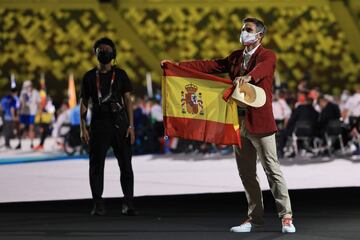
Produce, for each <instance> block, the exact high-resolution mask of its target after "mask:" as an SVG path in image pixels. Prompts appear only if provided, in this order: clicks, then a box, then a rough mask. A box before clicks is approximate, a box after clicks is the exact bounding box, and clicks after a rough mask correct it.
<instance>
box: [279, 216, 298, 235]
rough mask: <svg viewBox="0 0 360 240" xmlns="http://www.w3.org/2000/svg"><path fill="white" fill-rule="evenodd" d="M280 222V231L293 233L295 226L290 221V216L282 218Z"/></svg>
mask: <svg viewBox="0 0 360 240" xmlns="http://www.w3.org/2000/svg"><path fill="white" fill-rule="evenodd" d="M281 222H282V233H295V232H296V228H295V226H294V224H293V222H292V218H283V219H282V220H281Z"/></svg>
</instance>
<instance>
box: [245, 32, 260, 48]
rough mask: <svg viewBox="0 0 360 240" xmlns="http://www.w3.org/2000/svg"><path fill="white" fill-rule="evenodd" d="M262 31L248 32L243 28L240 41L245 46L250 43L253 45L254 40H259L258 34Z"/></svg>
mask: <svg viewBox="0 0 360 240" xmlns="http://www.w3.org/2000/svg"><path fill="white" fill-rule="evenodd" d="M259 33H261V32H258V33H249V32H247V31H246V30H243V31H241V34H240V43H241V44H242V45H244V46H248V45H251V44H253V43H254V42H256V41H257V39H258V38H257V35H258V34H259Z"/></svg>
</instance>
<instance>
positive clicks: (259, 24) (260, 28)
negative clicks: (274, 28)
mask: <svg viewBox="0 0 360 240" xmlns="http://www.w3.org/2000/svg"><path fill="white" fill-rule="evenodd" d="M248 22H251V23H254V24H255V25H256V30H257V32H261V33H262V34H263V35H265V33H266V27H265V24H264V22H263V21H261V20H260V19H257V18H251V17H248V18H245V19H244V20H243V23H244V24H245V23H248Z"/></svg>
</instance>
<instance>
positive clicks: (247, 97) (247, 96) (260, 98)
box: [231, 83, 266, 108]
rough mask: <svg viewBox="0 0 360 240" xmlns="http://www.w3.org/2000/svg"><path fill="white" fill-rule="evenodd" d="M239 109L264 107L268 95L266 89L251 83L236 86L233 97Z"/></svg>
mask: <svg viewBox="0 0 360 240" xmlns="http://www.w3.org/2000/svg"><path fill="white" fill-rule="evenodd" d="M231 97H232V98H233V99H234V100H235V102H236V103H237V104H238V106H239V107H244V105H245V106H250V107H256V108H258V107H262V106H264V104H265V102H266V94H265V91H264V89H262V88H261V87H258V86H255V85H253V84H250V83H244V84H242V85H240V84H239V83H238V84H237V85H236V88H235V90H234V92H233V94H232V95H231Z"/></svg>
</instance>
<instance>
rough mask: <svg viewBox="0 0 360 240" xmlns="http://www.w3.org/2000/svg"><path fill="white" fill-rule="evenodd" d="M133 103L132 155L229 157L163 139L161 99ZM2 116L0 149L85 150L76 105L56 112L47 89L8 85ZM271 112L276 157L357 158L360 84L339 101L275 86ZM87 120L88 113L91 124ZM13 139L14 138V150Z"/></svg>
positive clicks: (302, 87)
mask: <svg viewBox="0 0 360 240" xmlns="http://www.w3.org/2000/svg"><path fill="white" fill-rule="evenodd" d="M134 102H135V104H134V121H135V132H136V141H135V144H134V146H133V152H134V154H135V155H140V154H149V153H198V154H211V153H219V154H222V155H225V154H230V153H232V151H233V149H232V147H231V146H219V145H215V144H210V143H204V142H196V141H188V140H183V139H178V138H169V137H167V136H164V125H163V114H162V106H161V95H160V94H156V95H155V97H152V98H149V97H147V96H143V97H134ZM0 111H1V118H0V130H1V132H0V134H1V139H2V140H1V142H0V146H1V147H2V148H7V149H21V148H22V139H24V138H28V139H30V144H31V148H32V149H33V150H34V151H39V150H42V149H43V148H44V143H45V141H46V139H47V138H48V137H52V138H53V139H54V140H55V144H56V145H57V146H56V147H57V148H58V149H61V150H64V151H65V152H67V153H68V154H74V153H75V149H76V147H83V148H84V149H85V146H83V144H82V143H81V140H80V127H79V126H80V114H79V111H80V108H79V106H78V105H77V106H69V103H68V101H67V100H66V101H64V102H63V103H61V104H60V105H59V106H58V107H57V108H55V106H54V104H53V102H52V100H51V97H50V96H49V95H47V94H46V89H44V87H42V86H41V87H40V89H39V90H38V89H36V88H34V87H33V84H32V82H31V81H25V82H24V83H23V84H22V87H21V89H19V88H17V87H16V86H15V85H12V86H11V89H10V91H9V92H8V94H6V96H4V97H3V98H2V99H1V107H0ZM273 112H274V117H275V120H276V123H277V126H278V129H279V131H278V133H277V146H278V154H279V156H280V157H294V156H296V155H310V156H319V155H332V154H335V153H339V154H348V155H351V154H356V155H360V85H358V86H357V87H356V89H355V91H353V92H350V91H349V90H344V91H343V92H342V94H341V95H340V96H332V95H329V94H324V93H322V92H321V91H320V90H319V89H318V88H309V87H308V82H307V81H305V80H304V81H301V82H299V85H298V87H297V90H296V91H290V90H289V89H287V88H286V87H279V88H276V89H275V91H274V95H273ZM90 116H91V113H88V122H89V123H90V121H91V119H90ZM11 139H15V140H13V141H12V145H11V144H10V140H11ZM14 143H15V144H14ZM35 143H36V144H35ZM85 150H86V149H85Z"/></svg>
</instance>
